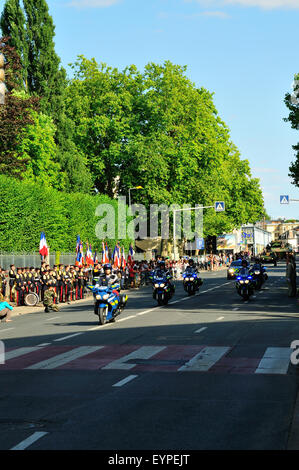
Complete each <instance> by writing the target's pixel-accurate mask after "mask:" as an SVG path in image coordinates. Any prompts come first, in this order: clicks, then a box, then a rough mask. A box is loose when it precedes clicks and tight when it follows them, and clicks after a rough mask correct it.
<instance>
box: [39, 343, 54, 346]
mask: <svg viewBox="0 0 299 470" xmlns="http://www.w3.org/2000/svg"><path fill="white" fill-rule="evenodd" d="M50 344H51V343H42V344H38V345H37V346H40V347H41V346H49V345H50Z"/></svg>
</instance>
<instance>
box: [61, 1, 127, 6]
mask: <svg viewBox="0 0 299 470" xmlns="http://www.w3.org/2000/svg"><path fill="white" fill-rule="evenodd" d="M120 1H121V0H72V1H71V2H70V3H69V4H68V5H69V6H71V7H78V8H105V7H110V6H112V5H115V4H116V3H119V2H120Z"/></svg>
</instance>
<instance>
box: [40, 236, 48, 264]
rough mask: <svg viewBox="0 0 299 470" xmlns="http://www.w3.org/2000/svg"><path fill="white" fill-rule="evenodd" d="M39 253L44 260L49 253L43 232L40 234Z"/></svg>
mask: <svg viewBox="0 0 299 470" xmlns="http://www.w3.org/2000/svg"><path fill="white" fill-rule="evenodd" d="M39 252H40V254H41V256H42V257H43V258H45V257H46V256H47V255H48V253H49V249H48V245H47V242H46V235H45V232H42V233H41V234H40V242H39Z"/></svg>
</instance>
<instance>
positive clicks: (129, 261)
mask: <svg viewBox="0 0 299 470" xmlns="http://www.w3.org/2000/svg"><path fill="white" fill-rule="evenodd" d="M134 254H135V252H134V250H133V247H132V245H130V248H129V254H128V263H132V262H133V261H134Z"/></svg>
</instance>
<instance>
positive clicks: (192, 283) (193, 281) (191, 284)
mask: <svg viewBox="0 0 299 470" xmlns="http://www.w3.org/2000/svg"><path fill="white" fill-rule="evenodd" d="M202 284H203V280H202V279H201V278H200V277H199V275H198V272H197V271H196V269H195V267H194V265H193V260H190V261H189V266H188V267H187V268H186V271H185V272H184V273H183V286H184V290H185V291H186V292H187V293H188V295H194V294H195V292H197V291H198V290H199V287H200V286H201V285H202Z"/></svg>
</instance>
